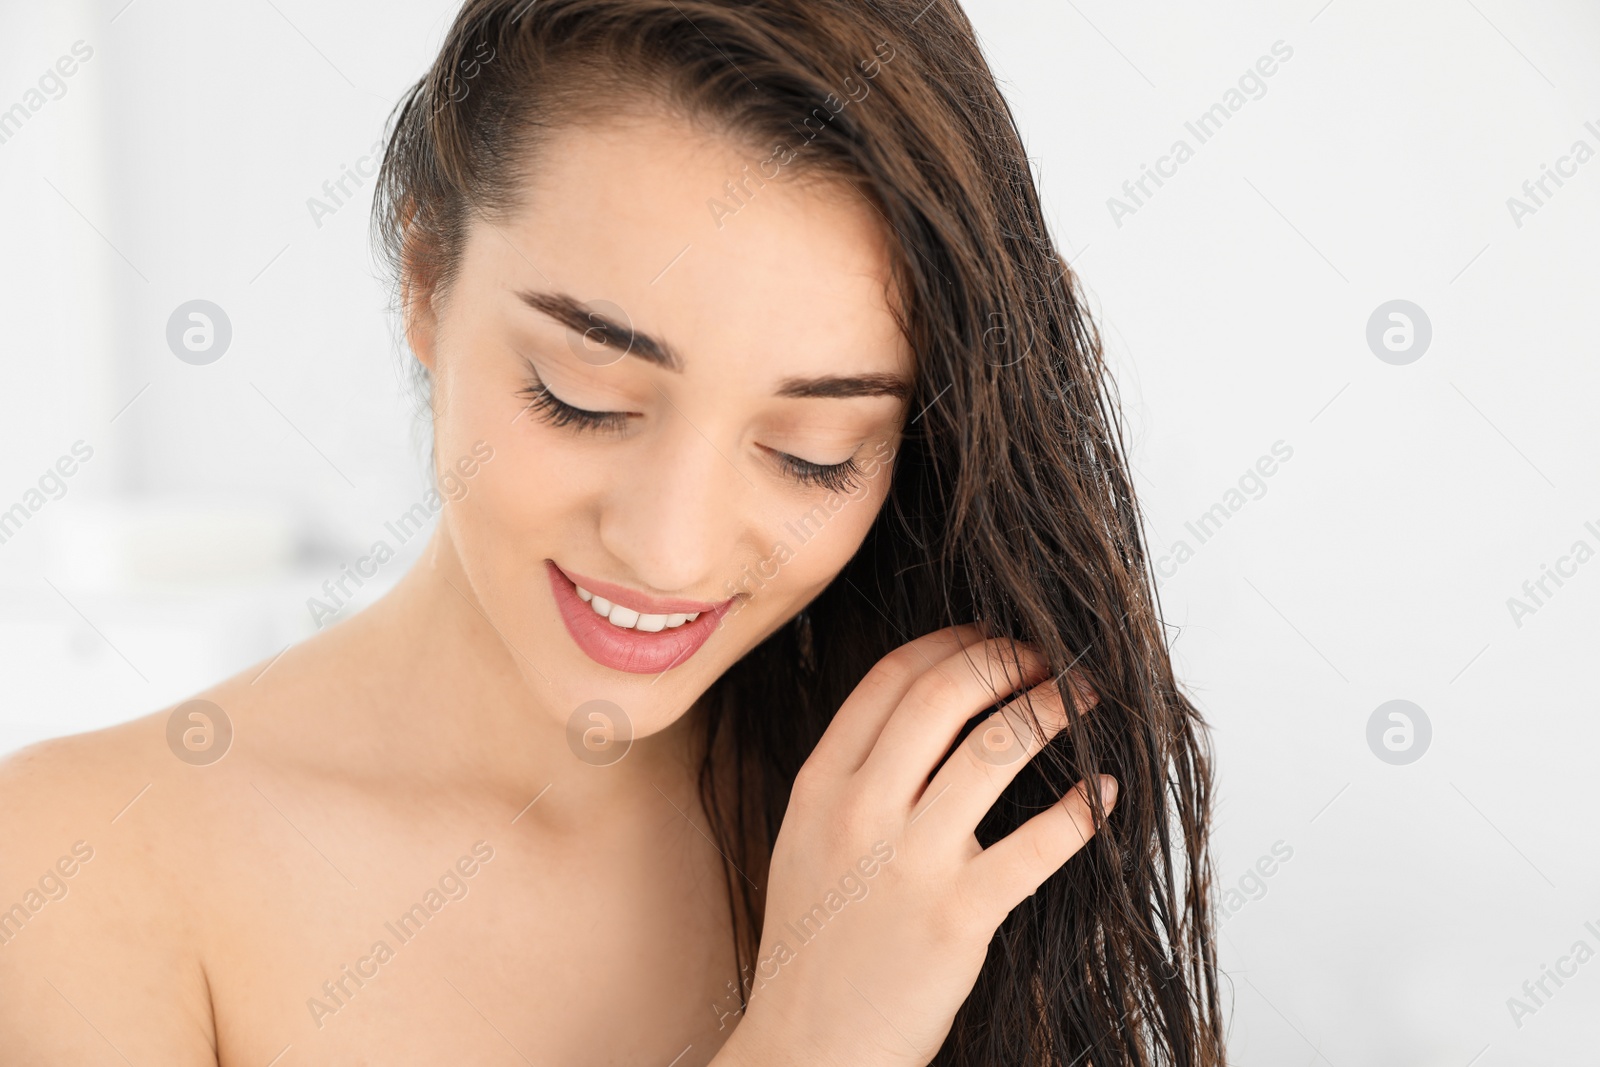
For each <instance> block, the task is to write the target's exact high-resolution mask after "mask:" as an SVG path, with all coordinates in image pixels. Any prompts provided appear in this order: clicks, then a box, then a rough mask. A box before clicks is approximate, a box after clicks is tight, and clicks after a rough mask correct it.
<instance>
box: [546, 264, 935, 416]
mask: <svg viewBox="0 0 1600 1067" xmlns="http://www.w3.org/2000/svg"><path fill="white" fill-rule="evenodd" d="M517 297H518V298H519V299H520V300H521V301H522V302H523V303H525V304H527V305H528V306H529V307H530V308H532V309H533V310H535V311H539V312H542V313H544V314H545V315H548V316H549V317H550V318H552V319H554V320H555V321H556V322H559V323H560V324H561V325H563V326H565V327H566V328H567V329H569V330H572V331H573V332H575V333H580V334H583V335H584V336H585V337H588V338H590V339H592V340H593V341H595V342H596V343H598V344H602V345H605V346H607V347H610V348H615V349H618V350H620V351H622V352H623V353H625V354H627V355H630V356H638V357H639V358H640V359H643V360H645V361H647V362H649V363H653V364H655V365H656V366H658V367H661V368H663V369H665V370H670V371H672V372H674V373H676V374H682V373H683V367H684V361H683V358H682V357H681V356H679V355H678V353H677V350H676V349H674V348H673V347H672V346H671V345H669V344H668V343H667V342H665V341H661V340H658V339H656V338H654V337H652V336H650V335H649V334H647V333H641V332H639V331H638V330H635V329H634V328H633V326H632V325H631V324H629V323H624V322H618V321H616V320H615V319H612V318H609V317H608V316H605V315H602V314H601V313H600V312H598V311H594V310H592V309H591V308H588V307H586V306H585V305H584V304H583V303H582V302H581V301H579V300H578V299H577V298H575V297H573V296H571V295H569V294H567V293H541V292H533V291H526V292H519V293H517ZM911 393H912V384H911V382H909V381H907V380H906V379H905V378H902V377H900V376H899V375H895V374H856V375H842V374H827V375H822V376H820V377H815V378H785V379H784V380H783V381H782V382H781V383H780V384H779V386H778V392H777V395H778V396H780V397H785V398H789V399H799V400H807V399H838V398H846V397H863V396H890V397H894V398H895V399H897V400H910V399H911Z"/></svg>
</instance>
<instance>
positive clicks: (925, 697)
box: [861, 638, 1049, 808]
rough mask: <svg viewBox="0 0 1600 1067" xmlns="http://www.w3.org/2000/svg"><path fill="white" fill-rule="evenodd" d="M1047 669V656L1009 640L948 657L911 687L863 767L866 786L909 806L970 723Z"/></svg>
mask: <svg viewBox="0 0 1600 1067" xmlns="http://www.w3.org/2000/svg"><path fill="white" fill-rule="evenodd" d="M1048 670H1049V667H1048V665H1047V664H1046V662H1045V659H1044V656H1043V655H1041V654H1040V653H1039V652H1038V651H1036V650H1035V649H1032V648H1030V647H1028V646H1027V645H1024V644H1022V643H1020V642H1017V641H1013V640H1011V639H1009V638H992V639H990V640H986V641H981V642H978V643H977V644H974V645H972V646H970V647H967V648H963V649H960V650H959V651H957V652H954V653H952V654H951V655H949V656H947V657H945V659H943V660H942V661H940V663H939V664H938V665H937V666H936V667H934V668H932V669H931V670H928V671H924V672H923V674H922V675H921V677H919V678H917V680H916V681H914V682H912V683H911V685H910V687H909V688H907V690H906V693H905V696H904V698H903V699H901V701H900V703H899V706H898V707H896V708H895V709H894V712H893V714H891V715H890V716H889V721H888V722H886V723H884V725H883V732H882V733H881V734H880V735H879V737H878V742H877V744H875V745H874V746H873V748H872V754H871V755H870V756H868V757H867V761H866V763H864V764H863V765H862V767H861V773H862V775H863V776H864V777H865V778H866V781H865V783H864V785H865V787H866V788H867V789H868V790H869V791H871V792H873V793H874V794H875V795H879V796H895V797H902V798H904V800H905V804H906V807H907V808H910V807H911V805H912V803H913V802H914V801H915V800H916V798H917V797H918V796H920V795H921V793H922V790H923V787H924V786H925V785H926V784H927V782H928V779H929V778H930V777H932V775H933V772H934V769H935V768H936V767H937V766H938V765H939V761H940V760H941V759H942V758H943V757H944V754H945V753H946V752H948V751H950V746H951V745H952V744H954V743H955V739H956V737H957V735H958V734H960V732H961V728H962V727H963V726H965V725H966V723H967V720H968V719H970V718H972V716H973V715H975V714H977V713H978V712H980V711H982V710H983V709H984V707H985V706H987V705H990V704H993V703H995V702H996V701H1000V700H1004V699H1005V697H1006V695H1007V694H1008V693H1011V692H1012V691H1014V690H1016V689H1017V688H1018V687H1020V686H1024V685H1028V684H1030V683H1033V682H1038V681H1041V680H1043V679H1044V678H1045V677H1046V676H1047V673H1048ZM880 791H881V792H880Z"/></svg>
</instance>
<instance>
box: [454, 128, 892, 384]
mask: <svg viewBox="0 0 1600 1067" xmlns="http://www.w3.org/2000/svg"><path fill="white" fill-rule="evenodd" d="M799 151H800V152H801V153H802V154H803V152H804V149H800V150H799ZM771 155H772V149H771V148H770V147H769V148H767V149H765V150H752V149H749V148H746V147H742V146H740V145H739V144H737V143H735V142H733V141H730V140H727V139H724V138H720V137H717V136H714V135H712V134H709V133H707V132H705V131H703V130H700V129H698V128H696V127H694V126H692V125H689V124H688V123H686V122H684V121H683V120H679V119H674V118H671V117H668V116H665V115H652V114H645V115H632V116H629V117H626V118H617V119H614V120H611V121H607V122H604V123H600V124H585V125H579V126H573V127H570V128H565V129H562V130H559V131H556V132H555V133H554V135H553V136H552V137H550V138H549V139H547V141H546V143H545V144H544V146H543V148H542V149H541V150H540V152H539V154H538V158H537V159H536V160H535V161H534V165H533V168H532V174H531V176H530V177H529V179H528V181H527V184H526V185H525V187H524V191H523V196H522V206H521V207H520V208H519V210H518V212H517V213H516V215H515V216H514V217H513V218H511V219H510V220H507V221H505V222H502V223H498V224H496V225H495V227H493V228H491V227H490V226H489V225H488V224H487V223H481V222H480V223H478V224H476V225H475V227H474V231H473V234H472V236H471V238H470V240H469V246H468V255H467V258H468V263H467V265H466V269H467V271H469V272H471V271H474V270H486V271H491V272H493V273H494V274H495V275H496V276H497V278H498V279H499V282H500V287H501V288H503V289H504V290H505V297H506V299H507V301H508V302H514V303H516V304H517V305H519V306H520V304H521V302H520V301H518V300H516V299H515V297H514V296H513V295H512V294H514V293H515V292H516V291H518V290H528V289H545V290H554V291H559V292H566V293H571V294H572V295H573V296H576V297H577V298H578V299H580V300H585V301H602V300H603V301H607V302H609V303H610V304H612V305H615V306H616V307H617V308H620V309H621V310H622V312H624V313H625V314H626V316H627V317H628V319H629V325H631V326H632V327H634V328H635V329H638V330H640V331H642V332H645V333H649V334H651V335H653V336H655V337H658V338H660V339H662V340H665V341H667V342H668V343H670V344H671V345H672V346H673V347H674V348H675V349H676V350H677V351H679V352H680V353H682V355H683V359H684V362H685V364H686V367H685V369H686V371H687V372H688V373H691V374H693V373H695V372H696V371H697V369H698V370H700V371H706V370H711V369H713V368H715V370H716V372H717V373H729V372H731V371H732V369H733V365H738V366H740V367H742V368H745V370H744V373H752V374H758V375H759V376H761V377H771V378H777V377H782V376H784V375H786V374H793V373H797V372H805V371H807V370H818V371H820V370H824V369H826V370H831V371H840V370H850V371H852V372H861V371H864V370H865V371H879V372H883V373H897V372H898V373H901V374H906V375H909V374H910V373H911V371H912V360H911V353H910V350H909V346H908V345H907V344H906V342H905V340H904V338H903V337H902V336H901V334H900V331H899V328H898V325H897V324H896V322H895V318H894V315H893V313H892V312H891V310H890V301H891V300H892V299H893V295H892V283H891V260H890V251H889V250H890V245H889V243H888V240H887V236H886V235H887V227H886V225H885V224H884V223H883V221H882V217H881V216H880V215H879V214H878V212H877V211H876V210H875V209H874V208H873V207H872V206H871V204H869V203H868V202H867V201H866V200H865V198H863V197H862V196H861V195H860V194H858V193H857V192H856V191H855V190H854V189H852V188H851V187H850V186H848V185H846V184H844V183H842V182H838V181H820V180H815V179H801V178H800V177H798V175H797V173H796V167H795V166H793V165H791V166H790V167H788V168H785V169H784V170H783V171H782V173H780V174H779V175H778V177H777V178H776V179H773V178H769V177H766V175H772V174H773V173H774V171H775V170H776V169H777V167H776V163H775V162H767V164H766V166H765V167H762V166H761V164H762V163H763V161H766V160H769V158H770V157H771ZM798 162H803V156H802V158H801V159H800V160H798ZM763 171H764V172H765V173H764V174H763ZM496 230H498V231H499V232H496ZM521 313H522V314H532V312H528V311H527V310H526V309H525V308H523V309H522V311H521ZM753 356H754V357H759V358H755V359H752V358H751V357H753ZM697 363H698V364H701V366H700V367H698V368H697V367H696V364H697Z"/></svg>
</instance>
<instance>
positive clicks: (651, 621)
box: [574, 585, 700, 634]
mask: <svg viewBox="0 0 1600 1067" xmlns="http://www.w3.org/2000/svg"><path fill="white" fill-rule="evenodd" d="M574 588H575V589H577V591H578V599H579V600H582V601H584V602H585V603H587V604H588V605H589V606H590V607H591V608H593V609H594V613H595V614H596V615H600V616H603V617H604V618H605V619H606V621H607V622H609V623H611V625H613V626H617V627H620V628H622V629H624V630H639V631H641V632H643V633H648V634H653V633H660V632H661V631H662V630H671V629H673V628H675V627H678V626H682V625H683V624H685V623H689V622H694V620H696V619H698V618H699V617H700V613H699V612H698V611H696V612H693V613H691V614H675V615H641V614H640V613H639V612H637V611H634V610H633V609H632V608H625V607H623V606H622V605H621V604H613V603H612V602H611V601H609V600H607V599H606V598H605V597H603V596H595V595H594V594H593V593H591V592H589V590H587V589H585V588H584V587H583V586H581V585H575V586H574Z"/></svg>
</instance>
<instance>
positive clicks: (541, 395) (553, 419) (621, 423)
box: [517, 378, 631, 433]
mask: <svg viewBox="0 0 1600 1067" xmlns="http://www.w3.org/2000/svg"><path fill="white" fill-rule="evenodd" d="M517 396H519V397H521V398H523V399H524V400H526V401H527V402H528V407H530V408H532V409H533V410H535V411H536V412H538V414H539V418H541V419H543V420H544V421H545V422H547V423H549V424H550V425H551V426H571V427H572V428H574V429H576V430H579V431H583V430H593V431H599V432H608V433H618V432H620V431H622V430H624V429H626V428H627V425H628V419H629V418H630V417H631V416H630V415H629V413H628V412H626V411H589V410H587V409H585V408H580V407H574V406H573V405H571V404H569V403H567V402H566V401H565V400H562V399H561V398H560V397H558V396H556V395H555V394H554V393H552V392H551V391H550V387H549V386H548V385H545V384H544V382H542V381H540V380H539V379H538V378H534V379H532V380H531V381H530V382H529V383H528V386H527V388H525V389H523V390H522V391H521V392H519V393H518V394H517Z"/></svg>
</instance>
